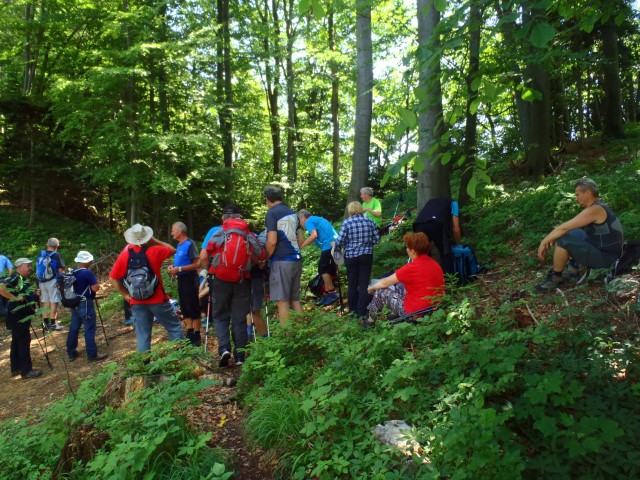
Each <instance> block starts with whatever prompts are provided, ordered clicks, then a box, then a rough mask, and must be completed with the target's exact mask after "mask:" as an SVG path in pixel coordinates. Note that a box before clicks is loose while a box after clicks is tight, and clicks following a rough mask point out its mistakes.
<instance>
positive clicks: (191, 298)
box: [169, 222, 202, 347]
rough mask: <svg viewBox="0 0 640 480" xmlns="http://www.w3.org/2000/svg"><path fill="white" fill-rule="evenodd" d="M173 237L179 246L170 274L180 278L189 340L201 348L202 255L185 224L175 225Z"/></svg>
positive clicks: (179, 292) (180, 289)
mask: <svg viewBox="0 0 640 480" xmlns="http://www.w3.org/2000/svg"><path fill="white" fill-rule="evenodd" d="M171 236H172V237H173V239H174V240H175V241H177V242H178V246H177V247H176V253H175V255H174V257H173V266H172V267H169V274H170V275H174V276H177V277H178V298H179V300H180V311H181V312H182V319H183V320H184V323H185V325H186V327H187V338H188V339H189V341H190V342H191V344H192V345H195V346H196V347H199V346H200V345H201V344H202V337H201V336H200V329H201V328H202V321H201V320H200V301H199V300H198V290H199V288H200V282H199V281H198V269H199V268H200V254H199V253H198V248H197V247H196V244H195V242H194V241H193V240H191V239H190V238H189V237H188V235H187V226H186V225H185V224H184V223H182V222H176V223H174V224H173V226H172V227H171Z"/></svg>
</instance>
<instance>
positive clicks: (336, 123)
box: [328, 10, 340, 195]
mask: <svg viewBox="0 0 640 480" xmlns="http://www.w3.org/2000/svg"><path fill="white" fill-rule="evenodd" d="M333 21H334V14H333V10H332V11H331V12H330V13H329V19H328V30H329V50H330V51H331V52H332V53H334V54H335V52H336V40H335V25H334V23H333ZM330 70H331V158H332V162H331V167H332V168H331V172H332V178H333V193H334V194H336V195H337V194H338V193H340V119H339V112H340V100H339V95H338V93H339V92H338V88H339V82H338V66H337V64H336V60H335V58H332V59H331V62H330Z"/></svg>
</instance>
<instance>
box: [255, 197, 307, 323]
mask: <svg viewBox="0 0 640 480" xmlns="http://www.w3.org/2000/svg"><path fill="white" fill-rule="evenodd" d="M263 194H264V198H265V202H266V204H267V207H269V210H268V211H267V215H266V217H265V223H266V227H267V243H266V246H265V249H266V251H267V258H268V259H270V261H271V263H270V265H271V269H270V272H269V292H270V296H271V300H274V301H275V302H276V304H277V305H278V318H279V319H280V324H281V325H285V324H286V323H287V320H289V310H293V311H295V312H298V313H302V305H300V277H301V276H302V255H301V254H300V245H301V244H302V240H303V238H302V231H301V230H300V223H299V222H298V216H297V215H296V213H295V212H294V211H293V210H291V209H290V208H289V207H287V206H286V205H285V204H284V203H282V190H280V189H279V188H278V187H274V186H271V185H269V186H267V187H265V189H264V192H263Z"/></svg>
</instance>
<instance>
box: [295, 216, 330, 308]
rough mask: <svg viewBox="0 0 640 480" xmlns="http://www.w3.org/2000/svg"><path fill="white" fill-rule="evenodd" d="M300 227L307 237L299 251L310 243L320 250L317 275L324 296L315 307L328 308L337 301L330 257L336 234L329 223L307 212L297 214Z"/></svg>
mask: <svg viewBox="0 0 640 480" xmlns="http://www.w3.org/2000/svg"><path fill="white" fill-rule="evenodd" d="M298 218H299V219H300V226H302V228H306V229H307V233H308V234H309V236H308V237H307V239H306V240H305V241H304V242H302V244H301V245H300V250H302V249H303V248H305V247H306V246H308V245H311V244H312V243H315V244H316V246H317V247H318V248H319V249H320V251H321V253H320V261H319V262H318V273H319V274H320V275H321V276H322V281H323V282H324V294H323V295H322V298H321V299H320V300H318V302H317V303H316V305H322V306H325V307H326V306H328V305H332V304H333V303H334V302H335V301H336V300H337V299H338V292H336V289H335V287H334V286H333V278H334V277H335V275H336V264H335V262H334V261H333V256H332V255H331V247H333V245H335V243H336V238H338V234H337V233H336V231H335V229H334V228H333V226H332V225H331V223H329V221H328V220H326V219H324V218H322V217H316V216H314V215H311V212H309V210H300V211H299V212H298Z"/></svg>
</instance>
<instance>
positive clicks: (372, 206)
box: [360, 187, 382, 228]
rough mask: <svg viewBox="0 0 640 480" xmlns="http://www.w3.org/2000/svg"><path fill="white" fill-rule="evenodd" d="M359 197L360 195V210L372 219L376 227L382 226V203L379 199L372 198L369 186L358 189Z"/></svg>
mask: <svg viewBox="0 0 640 480" xmlns="http://www.w3.org/2000/svg"><path fill="white" fill-rule="evenodd" d="M360 197H362V210H364V214H365V215H366V216H367V218H370V219H371V220H373V223H375V224H376V225H377V226H378V228H380V227H381V226H382V205H381V204H380V200H378V199H377V198H373V190H371V189H370V188H369V187H362V188H361V189H360Z"/></svg>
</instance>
